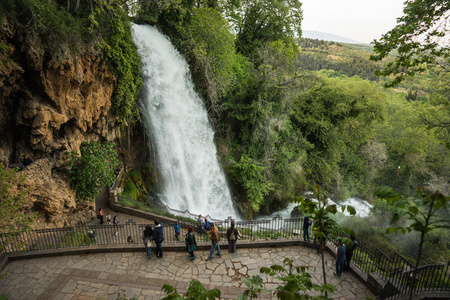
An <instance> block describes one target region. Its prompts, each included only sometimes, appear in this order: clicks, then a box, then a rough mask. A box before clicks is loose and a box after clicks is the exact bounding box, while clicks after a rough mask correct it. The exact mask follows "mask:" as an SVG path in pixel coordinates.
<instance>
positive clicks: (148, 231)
mask: <svg viewBox="0 0 450 300" xmlns="http://www.w3.org/2000/svg"><path fill="white" fill-rule="evenodd" d="M152 239H153V229H152V227H151V226H150V225H147V226H145V230H144V231H143V232H142V241H143V242H144V247H145V252H146V253H147V258H148V259H150V258H151V257H152Z"/></svg>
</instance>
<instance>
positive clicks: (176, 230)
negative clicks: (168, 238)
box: [173, 221, 181, 241]
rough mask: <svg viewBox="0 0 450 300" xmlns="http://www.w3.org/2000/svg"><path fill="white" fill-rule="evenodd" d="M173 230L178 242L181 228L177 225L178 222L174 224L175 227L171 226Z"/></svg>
mask: <svg viewBox="0 0 450 300" xmlns="http://www.w3.org/2000/svg"><path fill="white" fill-rule="evenodd" d="M173 230H174V231H175V239H176V240H177V241H180V230H181V226H180V224H178V221H177V222H176V223H175V225H173Z"/></svg>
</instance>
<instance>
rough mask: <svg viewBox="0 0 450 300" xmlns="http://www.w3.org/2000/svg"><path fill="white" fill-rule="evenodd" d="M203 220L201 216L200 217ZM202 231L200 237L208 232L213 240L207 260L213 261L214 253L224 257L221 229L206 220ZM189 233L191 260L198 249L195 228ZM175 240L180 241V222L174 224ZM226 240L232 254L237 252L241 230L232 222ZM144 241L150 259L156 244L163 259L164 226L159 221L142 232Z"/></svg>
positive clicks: (189, 230) (187, 244) (188, 243)
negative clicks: (221, 245)
mask: <svg viewBox="0 0 450 300" xmlns="http://www.w3.org/2000/svg"><path fill="white" fill-rule="evenodd" d="M199 218H201V216H199ZM200 224H201V230H198V229H197V232H198V233H199V234H200V235H203V234H205V232H207V233H208V234H209V238H210V240H211V251H210V253H209V255H208V257H207V259H206V260H211V259H212V258H213V255H214V252H216V255H217V256H218V257H221V256H222V253H221V250H220V245H219V242H220V234H219V229H218V228H217V226H215V224H214V223H213V222H209V221H208V220H207V219H205V222H203V220H201V223H200ZM186 229H187V233H186V234H185V235H183V236H184V238H185V245H186V251H187V252H188V256H189V258H190V259H191V260H194V259H195V258H196V255H195V253H194V251H195V250H196V249H197V241H196V239H195V234H194V227H193V226H191V225H189V226H188V227H187V228H186ZM174 233H175V239H176V240H177V241H178V240H179V236H180V233H181V226H180V224H179V223H178V222H176V223H175V224H174ZM226 238H227V240H228V251H229V252H230V253H235V252H236V241H237V240H238V239H239V238H240V233H239V230H238V229H237V228H236V227H235V223H234V222H231V224H230V227H229V228H228V229H227V233H226ZM142 241H143V243H144V247H145V251H146V253H147V257H148V258H149V259H150V258H151V257H152V249H151V248H152V243H153V242H154V243H155V244H156V257H159V258H161V257H163V252H162V242H163V241H164V233H163V224H162V223H160V222H159V221H158V220H155V226H154V228H152V226H151V225H147V226H146V227H145V230H144V231H143V232H142Z"/></svg>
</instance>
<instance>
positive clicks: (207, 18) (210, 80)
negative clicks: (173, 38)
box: [183, 8, 236, 111]
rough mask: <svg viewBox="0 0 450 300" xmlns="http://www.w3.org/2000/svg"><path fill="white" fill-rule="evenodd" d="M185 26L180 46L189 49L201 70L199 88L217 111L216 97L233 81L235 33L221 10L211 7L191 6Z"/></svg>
mask: <svg viewBox="0 0 450 300" xmlns="http://www.w3.org/2000/svg"><path fill="white" fill-rule="evenodd" d="M184 28H185V29H184V30H183V38H184V39H185V40H186V42H185V43H184V44H183V47H184V48H187V49H189V51H190V53H191V55H192V56H193V59H194V60H195V62H196V68H201V69H202V70H203V71H204V79H205V81H204V84H203V85H202V88H203V89H204V90H206V92H207V94H208V96H209V98H210V100H211V101H213V102H212V103H211V106H212V107H213V109H214V110H215V111H218V109H219V108H218V107H217V106H218V103H217V101H218V99H219V98H220V97H223V96H224V95H225V94H226V92H227V91H228V90H230V88H231V87H232V86H233V85H234V83H235V81H236V75H235V70H234V65H235V60H236V51H235V49H234V36H233V35H232V34H231V33H230V31H229V28H228V26H227V22H226V20H225V19H224V18H223V16H222V15H221V13H220V12H219V11H218V10H216V9H213V8H198V9H193V10H192V16H191V18H190V22H189V24H188V25H187V26H185V27H184Z"/></svg>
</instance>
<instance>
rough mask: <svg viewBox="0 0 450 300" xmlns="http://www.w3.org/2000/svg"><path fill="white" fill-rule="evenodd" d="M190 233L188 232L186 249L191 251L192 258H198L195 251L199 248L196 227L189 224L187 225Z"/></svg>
mask: <svg viewBox="0 0 450 300" xmlns="http://www.w3.org/2000/svg"><path fill="white" fill-rule="evenodd" d="M187 230H188V233H187V234H186V251H187V252H188V253H189V255H188V256H189V257H190V258H191V260H194V259H195V258H196V256H195V254H194V251H195V249H196V248H197V242H196V241H195V235H194V228H193V227H192V226H191V225H189V226H188V227H187Z"/></svg>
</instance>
